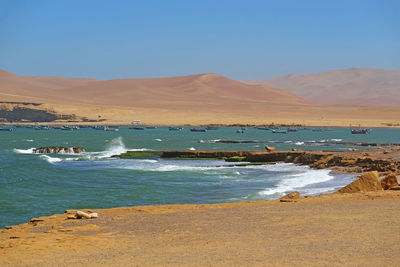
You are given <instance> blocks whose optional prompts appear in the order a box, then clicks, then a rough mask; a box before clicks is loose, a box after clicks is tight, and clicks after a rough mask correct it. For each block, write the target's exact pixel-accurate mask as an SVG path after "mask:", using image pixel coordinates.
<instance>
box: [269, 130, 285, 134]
mask: <svg viewBox="0 0 400 267" xmlns="http://www.w3.org/2000/svg"><path fill="white" fill-rule="evenodd" d="M272 133H280V134H286V133H287V131H286V130H272Z"/></svg>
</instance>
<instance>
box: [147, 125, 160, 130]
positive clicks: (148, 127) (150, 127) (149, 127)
mask: <svg viewBox="0 0 400 267" xmlns="http://www.w3.org/2000/svg"><path fill="white" fill-rule="evenodd" d="M146 129H150V130H152V129H157V127H156V126H146Z"/></svg>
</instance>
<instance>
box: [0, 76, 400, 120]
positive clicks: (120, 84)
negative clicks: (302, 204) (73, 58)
mask: <svg viewBox="0 0 400 267" xmlns="http://www.w3.org/2000/svg"><path fill="white" fill-rule="evenodd" d="M5 101H20V102H32V103H42V105H40V106H37V107H34V108H37V109H43V110H52V111H55V112H57V113H59V114H63V115H71V114H74V115H76V116H77V117H80V118H83V117H85V118H87V119H90V120H97V119H102V120H104V119H105V120H107V121H108V122H112V123H120V124H125V123H130V122H131V121H132V120H134V119H140V120H142V121H143V122H145V123H147V124H158V125H172V124H180V125H182V124H192V125H198V124H235V123H241V124H267V123H271V122H275V123H285V124H291V123H298V124H307V125H326V126H349V125H350V124H351V125H359V124H361V125H362V126H386V125H399V123H400V122H399V117H400V108H399V107H374V108H371V107H368V106H364V107H363V106H343V105H341V106H321V105H316V104H313V103H311V102H309V101H307V100H304V99H302V98H300V97H297V96H295V95H293V94H291V93H289V92H287V91H285V90H281V89H275V88H271V87H268V86H262V85H248V84H245V83H242V82H238V81H234V80H231V79H229V78H226V77H223V76H220V75H218V74H197V75H189V76H180V77H170V78H157V79H117V80H107V81H102V80H90V79H66V78H57V77H31V76H19V75H16V74H12V73H9V72H5V71H2V72H0V102H5ZM1 105H2V106H3V107H0V108H6V109H8V110H10V109H12V106H13V104H4V103H3V104H1Z"/></svg>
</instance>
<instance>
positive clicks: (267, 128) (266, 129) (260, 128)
mask: <svg viewBox="0 0 400 267" xmlns="http://www.w3.org/2000/svg"><path fill="white" fill-rule="evenodd" d="M256 129H257V130H264V131H269V130H271V129H270V128H269V127H256Z"/></svg>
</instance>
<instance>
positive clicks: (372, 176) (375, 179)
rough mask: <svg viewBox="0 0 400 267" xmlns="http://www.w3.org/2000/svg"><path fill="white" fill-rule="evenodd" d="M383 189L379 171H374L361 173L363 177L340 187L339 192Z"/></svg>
mask: <svg viewBox="0 0 400 267" xmlns="http://www.w3.org/2000/svg"><path fill="white" fill-rule="evenodd" d="M380 190H382V185H381V181H380V180H379V174H378V172H377V171H372V172H368V173H365V174H363V175H361V177H360V178H359V179H357V180H355V181H353V182H352V183H350V184H348V185H346V186H345V187H343V188H342V189H339V190H338V191H337V193H355V192H369V191H380Z"/></svg>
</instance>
